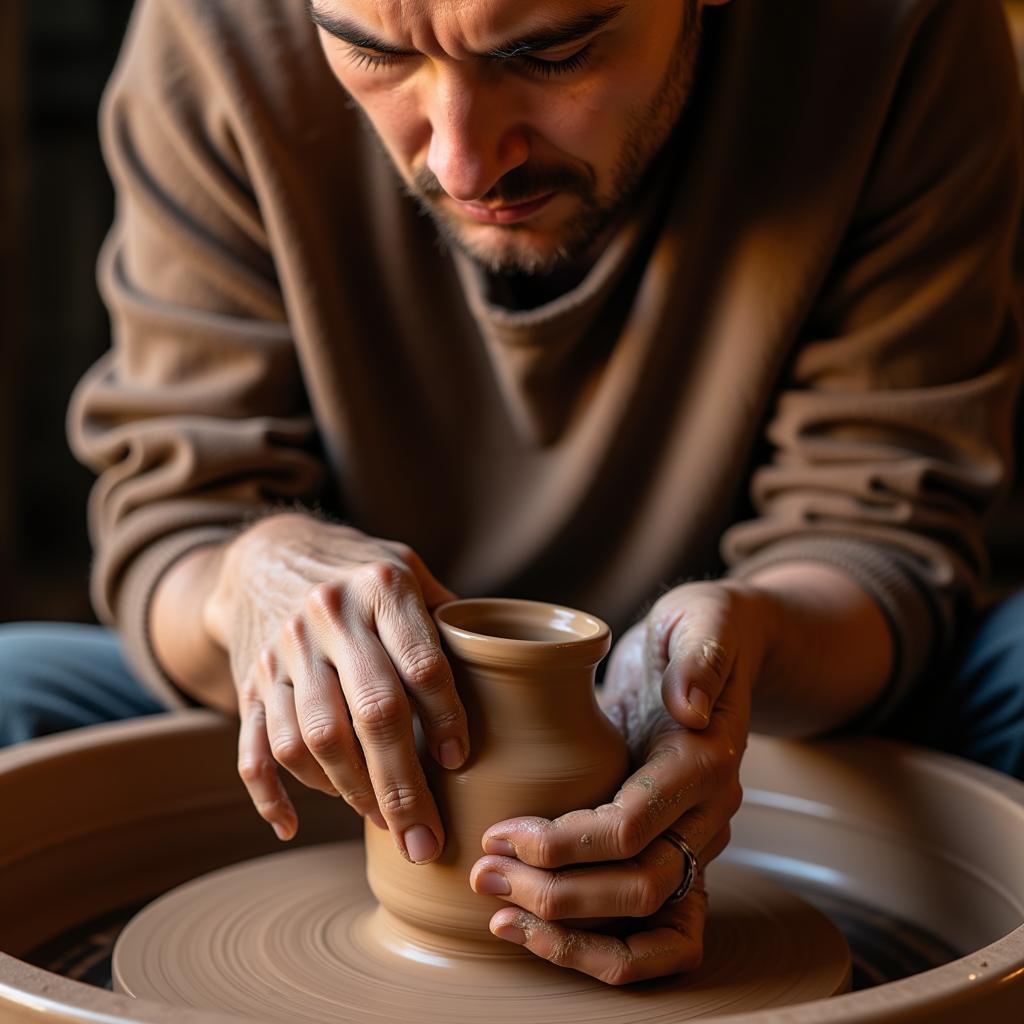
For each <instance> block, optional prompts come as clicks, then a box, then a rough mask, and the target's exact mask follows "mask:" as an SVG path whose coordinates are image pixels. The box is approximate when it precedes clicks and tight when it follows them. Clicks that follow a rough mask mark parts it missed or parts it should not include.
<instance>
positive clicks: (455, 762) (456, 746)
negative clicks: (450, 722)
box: [438, 740, 465, 768]
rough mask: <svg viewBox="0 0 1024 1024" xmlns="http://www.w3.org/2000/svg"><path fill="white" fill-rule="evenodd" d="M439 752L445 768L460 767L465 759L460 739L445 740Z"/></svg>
mask: <svg viewBox="0 0 1024 1024" xmlns="http://www.w3.org/2000/svg"><path fill="white" fill-rule="evenodd" d="M438 753H439V754H440V755H441V764H443V765H444V766H445V768H458V767H459V765H460V764H462V762H463V761H464V760H465V758H464V757H463V756H462V744H461V743H460V742H459V741H458V740H445V741H444V743H442V744H441V749H440V750H439V751H438Z"/></svg>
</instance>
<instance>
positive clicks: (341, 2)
mask: <svg viewBox="0 0 1024 1024" xmlns="http://www.w3.org/2000/svg"><path fill="white" fill-rule="evenodd" d="M726 2H728V0H310V9H311V12H312V15H313V20H314V21H315V22H316V24H317V27H318V30H319V33H320V38H321V42H322V44H323V48H324V53H325V54H326V56H327V60H328V63H329V64H330V66H331V69H332V71H333V72H334V74H335V76H336V77H337V79H338V81H339V82H340V83H341V84H342V85H343V86H344V88H345V89H346V90H347V91H348V93H349V94H350V95H351V96H352V98H353V99H354V100H355V101H356V102H357V103H358V104H359V106H360V108H361V109H362V111H363V113H364V114H365V115H366V117H367V118H368V120H369V121H370V123H371V125H372V126H373V128H374V130H375V131H376V133H377V135H378V136H379V138H380V141H381V143H382V144H383V146H384V148H385V150H386V151H387V153H388V154H389V156H390V158H391V160H392V161H393V163H394V165H395V168H396V169H397V171H398V173H399V175H400V177H401V178H402V180H403V181H404V183H405V187H406V188H407V189H408V191H409V192H410V193H411V194H412V195H414V196H415V197H416V198H417V199H419V201H420V202H421V203H422V205H423V206H424V208H425V209H426V210H427V211H428V212H429V213H430V215H431V216H432V217H433V218H434V220H435V222H436V223H437V225H438V227H439V229H440V230H441V232H442V233H443V235H444V236H445V237H446V238H448V239H449V241H451V242H452V243H454V244H455V245H457V246H459V247H460V248H461V249H463V250H464V251H465V252H467V253H468V254H469V255H470V256H472V257H473V258H474V259H475V260H477V261H478V262H479V263H480V264H481V265H483V266H484V267H486V268H488V269H490V270H492V271H495V272H517V273H544V272H548V271H551V270H554V269H557V268H558V267H559V266H561V265H564V264H567V263H569V262H570V261H572V260H574V259H576V258H578V257H579V256H581V255H582V254H583V253H585V252H586V251H587V249H588V248H589V247H590V246H591V245H592V243H593V242H594V241H595V239H596V238H597V237H598V236H599V235H600V234H601V232H602V231H603V229H604V228H605V227H607V226H608V224H609V223H610V222H611V221H612V220H613V219H614V217H615V215H616V213H617V212H618V211H619V210H620V209H621V208H622V207H623V205H624V204H625V203H626V202H627V201H628V200H629V198H630V196H631V195H632V193H633V192H634V190H635V188H636V186H637V184H638V183H639V181H640V180H641V178H642V176H643V174H644V172H645V171H646V169H647V168H648V166H649V165H650V163H651V161H652V160H653V158H654V156H655V155H656V154H657V152H658V151H659V150H660V149H661V147H662V145H663V144H664V142H665V140H666V138H667V137H668V135H669V133H670V132H671V130H672V126H673V125H674V124H675V122H676V120H677V119H678V117H679V115H680V112H681V111H682V108H683V105H684V103H685V101H686V97H687V95H688V93H689V91H690V87H691V85H692V81H693V72H694V67H695V64H696V59H697V49H698V40H699V33H700V9H701V7H702V6H705V5H715V4H722V3H726Z"/></svg>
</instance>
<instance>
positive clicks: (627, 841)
mask: <svg viewBox="0 0 1024 1024" xmlns="http://www.w3.org/2000/svg"><path fill="white" fill-rule="evenodd" d="M611 841H612V848H613V850H614V851H615V852H616V854H617V855H618V859H620V860H622V859H625V858H627V857H635V856H636V855H637V854H638V853H639V852H640V851H641V850H642V849H643V848H644V847H645V846H646V845H647V836H646V834H645V828H644V823H643V822H642V821H640V819H639V818H636V817H634V816H633V815H631V814H622V815H619V817H618V818H616V819H615V823H614V825H613V826H612V835H611Z"/></svg>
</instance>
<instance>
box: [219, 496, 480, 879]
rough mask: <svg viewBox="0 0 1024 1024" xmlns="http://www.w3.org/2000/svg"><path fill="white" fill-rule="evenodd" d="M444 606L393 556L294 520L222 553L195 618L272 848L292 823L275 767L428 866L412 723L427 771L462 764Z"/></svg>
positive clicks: (430, 584) (256, 529) (431, 809)
mask: <svg viewBox="0 0 1024 1024" xmlns="http://www.w3.org/2000/svg"><path fill="white" fill-rule="evenodd" d="M454 596H455V595H454V594H452V593H451V591H449V590H448V589H446V588H445V587H444V586H442V585H441V584H440V583H439V582H438V581H437V580H436V579H435V578H434V577H433V576H432V575H431V573H430V572H429V571H428V570H427V568H426V566H425V565H424V564H423V562H422V561H421V559H420V558H419V557H418V556H417V555H416V554H415V552H413V551H412V550H411V549H410V548H409V547H407V546H406V545H403V544H399V543H397V542H394V541H385V540H377V539H374V538H372V537H368V536H366V535H365V534H363V533H360V532H359V531H358V530H354V529H351V528H349V527H346V526H338V525H334V524H331V523H325V522H322V521H320V520H317V519H314V518H313V517H311V516H305V515H301V514H297V513H287V514H281V515H276V516H272V517H269V518H267V519H264V520H262V521H260V522H258V523H256V524H255V525H253V526H252V527H250V528H249V529H248V530H247V531H245V532H244V533H242V534H240V535H239V536H238V537H237V538H236V539H235V540H234V541H233V542H232V543H231V544H230V545H229V547H228V548H227V549H226V551H225V553H224V558H223V560H222V563H221V566H220V570H219V575H218V577H217V585H216V586H215V588H214V590H213V592H212V594H211V596H210V598H209V600H208V601H207V603H206V606H205V608H204V620H205V622H206V624H207V629H208V631H209V632H210V634H211V635H212V636H213V637H214V638H215V639H216V641H217V642H218V643H220V644H221V645H222V646H223V647H224V648H225V650H227V651H228V653H229V655H230V661H231V671H232V675H233V677H234V683H235V689H236V691H237V695H238V710H239V715H240V717H241V728H240V731H239V744H238V748H239V749H238V770H239V774H240V775H241V777H242V779H243V780H244V782H245V785H246V787H247V789H248V791H249V794H250V796H251V797H252V800H253V803H254V804H255V805H256V809H257V810H258V811H259V813H260V814H261V815H262V817H263V818H265V819H266V820H267V821H268V822H269V823H270V824H271V825H272V826H273V828H274V830H275V832H276V833H277V835H278V836H279V838H281V839H290V838H291V837H292V836H293V835H294V834H295V831H296V828H297V825H298V819H297V816H296V813H295V808H294V805H293V804H292V802H291V800H290V799H289V798H288V795H287V793H286V792H285V789H284V786H283V785H282V782H281V777H280V775H279V772H278V765H281V766H283V767H284V768H286V769H287V770H288V771H289V772H291V774H292V775H294V776H295V777H296V778H297V779H299V780H300V781H301V782H303V783H305V784H306V785H307V786H310V787H312V788H314V789H319V790H322V791H323V792H325V793H328V794H331V795H333V796H337V795H339V794H340V795H341V796H342V797H343V798H344V799H345V800H346V801H347V802H348V803H349V804H350V805H351V806H352V807H353V808H355V810H356V811H358V812H359V813H360V814H362V815H364V816H367V817H369V818H371V819H372V820H373V821H374V822H375V823H376V824H378V825H380V826H381V827H382V828H383V827H385V826H386V827H387V828H389V829H390V831H391V833H392V835H393V836H394V839H395V843H396V845H397V846H398V848H399V850H400V851H401V852H402V853H403V854H404V855H405V856H407V857H408V858H409V859H410V860H413V861H416V862H424V861H430V860H433V859H434V858H435V857H436V855H437V854H438V852H439V851H440V849H441V847H442V846H443V843H444V832H443V829H442V826H441V820H440V817H439V815H438V811H437V806H436V804H435V803H434V799H433V797H432V796H431V794H430V791H429V789H428V787H427V782H426V779H425V778H424V774H423V769H422V766H421V765H420V762H419V758H418V757H417V754H416V744H415V739H414V735H413V720H412V712H413V710H415V712H416V715H417V716H418V718H419V721H420V723H421V725H422V727H423V731H424V735H425V737H426V741H427V746H428V748H429V750H430V752H431V754H432V755H433V756H434V757H435V758H436V759H437V760H438V762H439V763H441V764H442V765H444V766H445V767H447V768H456V767H458V766H459V765H461V764H462V762H463V761H464V760H465V758H466V755H467V753H468V743H469V739H468V733H467V729H466V715H465V711H464V710H463V707H462V703H461V702H460V700H459V697H458V695H457V693H456V692H455V684H454V680H453V678H452V672H451V668H450V666H449V664H448V661H447V659H446V658H445V657H444V654H443V653H442V651H441V646H440V642H439V640H438V636H437V632H436V630H435V628H434V623H433V620H432V618H431V615H430V610H431V609H433V608H434V607H436V606H437V605H439V604H441V603H443V602H444V601H448V600H452V599H453V598H454Z"/></svg>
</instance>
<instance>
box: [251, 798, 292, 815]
mask: <svg viewBox="0 0 1024 1024" xmlns="http://www.w3.org/2000/svg"><path fill="white" fill-rule="evenodd" d="M253 806H254V807H255V808H256V812H257V814H259V816H260V817H261V818H265V819H266V820H267V821H271V820H273V819H274V818H277V817H280V813H281V812H282V811H286V810H288V802H287V801H286V800H285V799H284V798H283V797H281V796H274V797H271V798H270V799H269V800H254V801H253Z"/></svg>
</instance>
